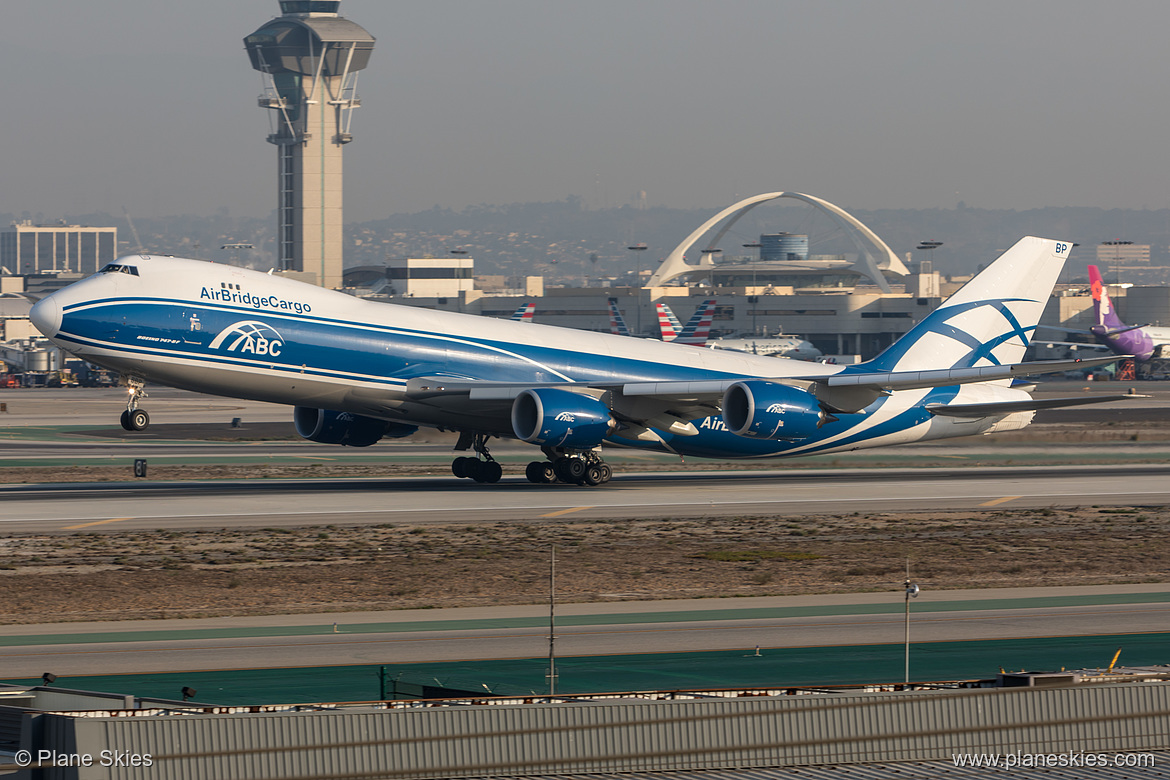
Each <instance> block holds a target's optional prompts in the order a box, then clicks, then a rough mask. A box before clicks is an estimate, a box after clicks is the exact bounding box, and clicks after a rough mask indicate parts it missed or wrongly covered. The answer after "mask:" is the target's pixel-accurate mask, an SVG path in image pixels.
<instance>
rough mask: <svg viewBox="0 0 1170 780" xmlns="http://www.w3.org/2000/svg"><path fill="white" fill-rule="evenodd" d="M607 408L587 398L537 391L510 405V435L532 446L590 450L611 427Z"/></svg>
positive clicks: (554, 390)
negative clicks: (543, 445)
mask: <svg viewBox="0 0 1170 780" xmlns="http://www.w3.org/2000/svg"><path fill="white" fill-rule="evenodd" d="M614 424H615V423H614V420H613V417H611V416H610V413H609V407H607V406H606V405H605V404H603V403H602V402H601V401H598V400H597V399H596V398H594V397H593V396H590V395H583V394H581V393H574V392H571V391H569V390H560V389H557V388H555V387H537V388H533V389H531V390H525V391H524V392H522V393H520V395H518V396H516V400H515V401H513V402H512V432H513V433H515V434H516V437H517V438H519V439H523V440H524V441H527V442H532V443H533V444H546V445H548V446H550V447H565V448H568V449H573V450H590V449H593V448H594V447H596V446H597V445H599V444H601V441H602V439H604V438H605V436H606V434H608V433H609V432H610V430H612V429H613V427H614Z"/></svg>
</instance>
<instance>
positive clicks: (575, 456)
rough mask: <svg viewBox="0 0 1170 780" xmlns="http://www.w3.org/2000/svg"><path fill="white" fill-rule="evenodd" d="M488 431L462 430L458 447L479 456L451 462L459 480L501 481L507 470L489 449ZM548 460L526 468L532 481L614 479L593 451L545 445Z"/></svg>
mask: <svg viewBox="0 0 1170 780" xmlns="http://www.w3.org/2000/svg"><path fill="white" fill-rule="evenodd" d="M489 438H491V437H490V436H489V435H488V434H486V433H472V432H469V431H463V432H462V433H461V434H460V436H459V442H458V443H457V444H456V445H455V449H456V450H468V449H471V450H475V453H476V457H474V458H470V457H459V458H456V459H455V460H453V461H452V462H451V473H452V474H454V475H455V476H457V477H459V478H460V479H474V480H475V481H476V482H480V483H489V484H490V483H495V482H499V481H500V477H502V476H503V474H504V470H503V469H502V468H501V467H500V464H499V463H498V462H496V460H495V458H493V457H492V456H491V453H490V452H488V448H487V441H488V439H489ZM542 449H543V450H544V454H545V455H547V456H548V460H534V461H532V462H531V463H529V464H528V467H527V468H526V469H525V470H524V476H526V477H527V478H528V481H529V482H535V483H536V484H538V485H551V484H553V483H556V482H563V483H565V484H569V485H589V486H594V485H604V484H605V483H606V482H609V481H610V479H612V478H613V469H612V468H610V465H609V464H608V463H606V462H605V461H603V460H602V459H601V457H600V456H599V455H598V454H597V453H596V452H593V451H585V452H581V451H576V450H560V449H554V448H550V447H544V448H542Z"/></svg>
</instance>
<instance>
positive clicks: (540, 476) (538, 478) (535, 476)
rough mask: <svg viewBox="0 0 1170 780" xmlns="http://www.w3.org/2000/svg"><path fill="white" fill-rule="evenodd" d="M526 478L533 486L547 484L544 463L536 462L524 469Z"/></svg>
mask: <svg viewBox="0 0 1170 780" xmlns="http://www.w3.org/2000/svg"><path fill="white" fill-rule="evenodd" d="M550 465H551V464H550ZM524 476H525V477H526V478H527V479H528V481H529V482H532V483H533V484H536V485H540V484H543V483H544V482H545V479H544V461H539V460H534V461H532V462H531V463H529V464H528V465H527V466H526V467H525V468H524ZM554 478H555V477H554Z"/></svg>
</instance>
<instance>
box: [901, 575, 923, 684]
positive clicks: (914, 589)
mask: <svg viewBox="0 0 1170 780" xmlns="http://www.w3.org/2000/svg"><path fill="white" fill-rule="evenodd" d="M904 588H905V591H906V680H905V682H906V684H907V685H909V684H910V599H916V598H918V594H919V592H920V590H919V588H918V585H916V584H915V583H913V582H911V581H910V559H909V558H907V559H906V582H905V585H904Z"/></svg>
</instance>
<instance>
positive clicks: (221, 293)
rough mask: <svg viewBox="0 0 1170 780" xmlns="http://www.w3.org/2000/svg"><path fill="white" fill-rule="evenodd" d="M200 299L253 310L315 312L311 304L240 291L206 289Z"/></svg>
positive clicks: (200, 294)
mask: <svg viewBox="0 0 1170 780" xmlns="http://www.w3.org/2000/svg"><path fill="white" fill-rule="evenodd" d="M199 297H200V298H207V299H210V300H213V301H219V302H220V303H242V304H243V305H245V306H251V307H252V308H253V309H284V310H285V311H295V312H296V313H297V314H307V313H308V312H310V311H312V310H313V307H311V306H309V304H307V303H301V302H300V301H286V300H284V299H283V298H277V297H276V296H272V295H265V296H260V295H252V293H242V292H239V291H238V290H209V289H207V288H206V287H204V288H203V292H201V293H199Z"/></svg>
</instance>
